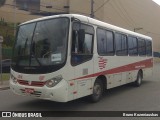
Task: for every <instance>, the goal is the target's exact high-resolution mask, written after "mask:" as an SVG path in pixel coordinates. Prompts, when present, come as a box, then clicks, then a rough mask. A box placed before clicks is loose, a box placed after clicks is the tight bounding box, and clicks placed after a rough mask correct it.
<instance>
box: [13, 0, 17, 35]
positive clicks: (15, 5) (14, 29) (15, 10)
mask: <svg viewBox="0 0 160 120" xmlns="http://www.w3.org/2000/svg"><path fill="white" fill-rule="evenodd" d="M16 5H17V3H16V0H15V1H14V17H13V18H14V35H16V22H17V21H16V17H17V16H16Z"/></svg>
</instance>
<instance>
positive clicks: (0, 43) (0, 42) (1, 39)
mask: <svg viewBox="0 0 160 120" xmlns="http://www.w3.org/2000/svg"><path fill="white" fill-rule="evenodd" d="M2 42H3V37H2V36H0V58H1V60H0V61H1V62H0V64H1V67H0V70H1V83H2V82H3V81H2Z"/></svg>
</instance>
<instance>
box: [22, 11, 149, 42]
mask: <svg viewBox="0 0 160 120" xmlns="http://www.w3.org/2000/svg"><path fill="white" fill-rule="evenodd" d="M57 17H69V18H72V17H74V18H77V19H79V20H80V21H82V22H85V23H89V24H94V25H96V26H99V27H103V28H107V29H110V30H113V31H117V32H122V33H125V34H129V35H133V36H137V37H140V38H144V39H148V40H152V38H151V37H149V36H146V35H142V34H139V33H136V32H133V31H130V30H127V29H124V28H120V27H117V26H114V25H111V24H108V23H105V22H102V21H99V20H96V19H93V18H90V17H87V16H84V15H79V14H61V15H53V16H47V17H42V18H38V19H33V20H30V21H27V22H24V23H22V24H20V25H24V24H27V23H32V22H37V21H42V20H47V19H52V18H57Z"/></svg>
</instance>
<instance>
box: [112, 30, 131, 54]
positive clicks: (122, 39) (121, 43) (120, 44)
mask: <svg viewBox="0 0 160 120" xmlns="http://www.w3.org/2000/svg"><path fill="white" fill-rule="evenodd" d="M115 45H116V55H118V56H126V55H127V54H128V48H127V47H128V46H127V36H126V35H123V34H120V33H115Z"/></svg>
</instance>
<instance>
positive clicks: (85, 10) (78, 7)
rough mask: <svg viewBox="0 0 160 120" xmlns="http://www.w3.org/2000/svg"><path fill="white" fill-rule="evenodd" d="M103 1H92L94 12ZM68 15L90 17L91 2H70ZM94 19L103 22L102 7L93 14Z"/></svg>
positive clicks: (79, 0)
mask: <svg viewBox="0 0 160 120" xmlns="http://www.w3.org/2000/svg"><path fill="white" fill-rule="evenodd" d="M103 2H104V0H95V1H94V6H93V7H94V11H95V10H97V9H98V8H99V7H100V6H101V5H102V4H103ZM70 13H79V14H82V15H86V16H90V14H91V0H70ZM94 14H95V18H96V19H99V20H103V17H104V7H102V8H101V9H99V10H98V11H97V12H95V13H94Z"/></svg>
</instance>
